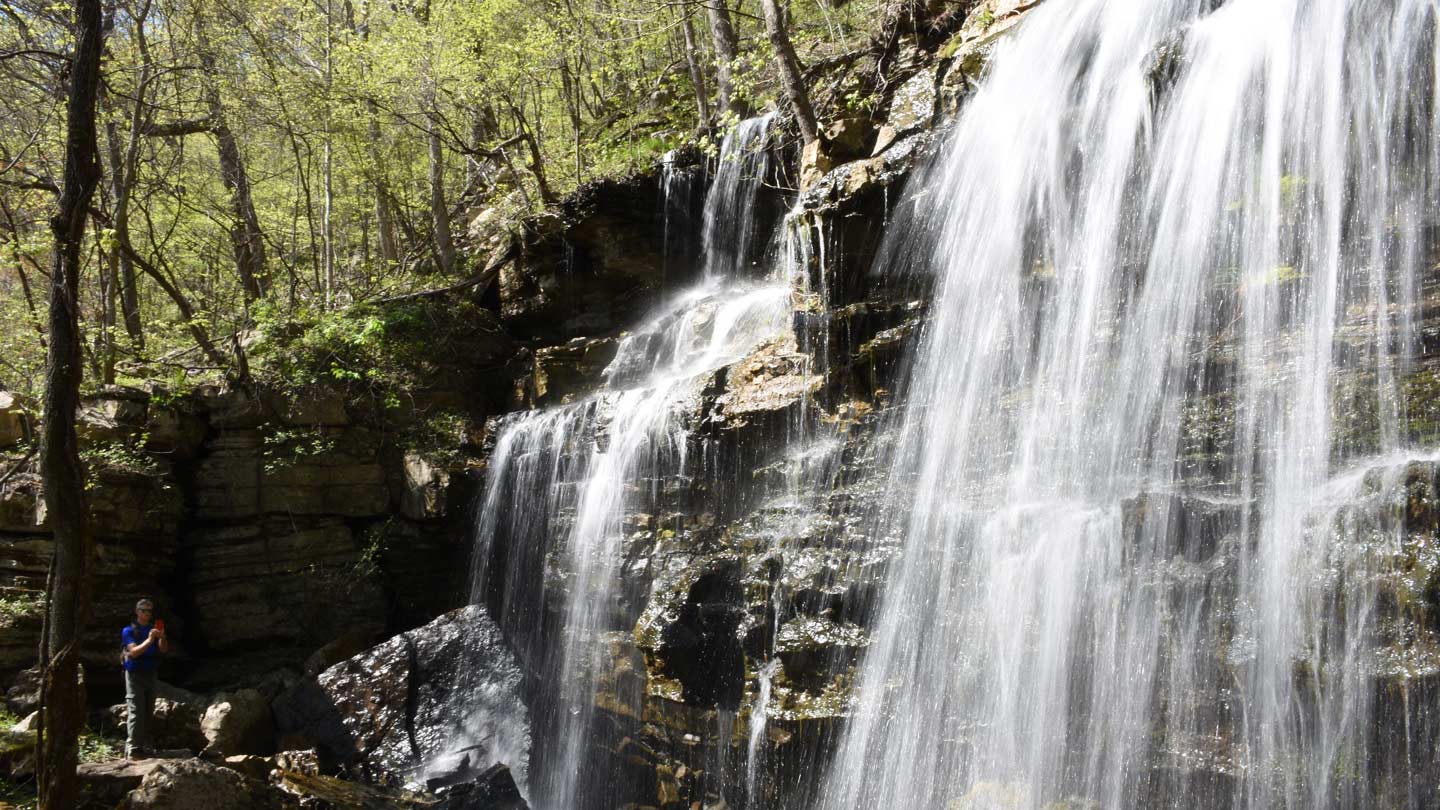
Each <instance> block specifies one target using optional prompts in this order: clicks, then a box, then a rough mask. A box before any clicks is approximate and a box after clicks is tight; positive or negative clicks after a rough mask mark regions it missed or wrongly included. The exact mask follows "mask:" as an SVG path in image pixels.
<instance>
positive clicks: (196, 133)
mask: <svg viewBox="0 0 1440 810" xmlns="http://www.w3.org/2000/svg"><path fill="white" fill-rule="evenodd" d="M881 7H882V4H881V3H880V0H850V2H847V3H843V4H827V3H821V4H813V3H794V4H791V5H790V7H789V9H788V14H789V17H790V35H791V38H792V40H793V42H794V44H795V47H796V50H797V52H798V53H799V55H800V58H801V60H802V61H803V62H806V63H807V64H814V63H816V62H819V61H821V60H825V59H827V58H829V57H832V56H836V55H839V54H842V53H847V52H850V51H854V50H855V49H857V48H859V47H861V46H862V45H863V43H864V42H866V41H867V39H868V37H869V35H870V34H871V33H872V31H871V27H872V26H873V25H874V21H875V20H876V19H880V18H882V17H883V15H881V14H879V13H877V12H878V11H879V10H880V9H881ZM732 10H733V11H734V12H735V13H732V19H733V21H734V24H735V28H736V33H737V35H738V37H739V44H740V49H739V53H740V55H739V56H738V57H737V58H736V59H735V60H734V63H733V64H731V65H729V66H728V67H729V68H730V70H731V73H732V75H733V79H734V88H733V98H734V99H735V101H736V102H737V103H739V104H741V105H743V106H745V107H746V108H749V109H753V110H757V111H759V110H764V109H767V108H770V107H774V106H784V104H783V101H784V99H783V97H782V96H781V92H780V88H779V86H778V79H777V74H776V71H775V70H774V68H773V62H772V53H771V50H770V44H769V41H768V38H767V37H766V36H765V34H764V31H763V26H762V24H761V23H760V21H759V20H758V19H757V18H756V17H755V16H754V14H753V12H754V9H745V8H741V7H738V6H733V4H732ZM685 24H688V25H689V26H690V28H691V30H692V32H693V33H694V35H695V36H694V37H693V42H694V43H695V45H696V48H695V50H693V51H692V50H687V46H686V38H685V36H684V25H685ZM69 46H70V43H69V25H68V14H67V13H66V11H65V7H64V6H56V5H54V4H53V3H48V2H45V0H15V2H13V3H10V4H9V5H7V14H6V15H0V50H4V51H6V52H14V53H22V52H28V51H30V50H35V51H39V52H63V51H64V50H65V49H66V48H68V47H69ZM691 61H693V62H694V63H695V65H696V66H697V68H698V70H699V71H700V72H701V73H703V74H704V75H705V79H704V83H705V85H706V87H707V95H711V96H713V94H714V93H715V90H716V86H717V85H716V81H715V69H716V67H717V65H716V62H715V55H714V52H713V48H712V47H711V44H710V37H709V27H708V25H707V23H706V20H705V14H704V10H703V8H702V7H701V6H699V5H698V4H679V5H677V4H674V3H664V2H657V0H607V2H604V3H598V2H583V1H582V2H574V3H571V2H566V3H556V2H554V0H540V2H538V3H537V2H533V1H532V0H429V2H427V3H424V4H416V3H391V4H385V3H333V4H332V3H324V4H317V3H310V2H299V0H238V1H237V2H232V3H222V4H215V3H206V2H200V0H149V1H148V2H145V3H141V2H132V1H131V0H118V2H116V3H115V4H114V9H113V25H112V26H111V27H110V28H109V29H108V39H107V42H106V60H105V64H104V72H105V76H104V83H105V87H106V92H105V94H104V95H103V98H102V101H101V105H100V109H99V111H98V117H99V121H98V124H99V129H100V136H101V137H100V141H101V143H100V147H101V152H102V155H103V161H102V162H103V164H104V165H103V167H102V168H103V169H104V171H105V173H106V178H105V182H104V183H103V184H102V193H101V196H100V197H98V198H97V202H96V211H97V214H96V216H95V217H94V221H93V222H92V227H91V228H90V230H89V232H90V238H89V240H88V242H87V244H85V245H84V247H83V255H84V257H85V259H84V260H85V263H86V267H85V271H84V276H83V284H82V300H81V308H82V312H81V318H80V321H81V327H82V330H83V332H84V336H83V338H84V339H83V344H84V346H85V358H84V359H85V363H86V366H87V372H88V373H87V376H88V378H89V379H88V381H87V383H88V384H90V385H92V386H93V385H98V384H102V383H104V384H108V383H114V382H121V383H131V384H141V383H145V382H148V381H161V382H163V384H164V385H165V386H166V387H167V388H169V389H170V390H172V391H175V392H183V391H184V390H187V389H188V388H191V387H193V386H194V385H196V384H197V383H200V382H205V381H212V380H217V379H220V378H221V377H222V376H224V375H234V374H236V373H238V370H239V368H238V361H237V360H235V359H234V358H233V357H230V356H229V355H230V354H231V346H232V335H234V336H238V337H239V338H241V339H242V340H243V341H246V342H248V338H249V336H250V335H251V334H252V333H253V332H255V331H257V330H258V331H259V332H261V333H262V334H263V335H264V339H265V341H266V342H268V343H269V344H270V350H271V351H276V352H277V357H273V358H271V359H273V360H275V363H274V364H273V365H272V368H271V370H272V371H276V372H293V373H294V374H295V375H297V376H295V377H294V378H293V379H292V380H291V381H292V382H295V383H301V382H304V381H305V380H307V379H308V380H310V381H312V382H313V381H325V382H331V383H336V384H341V385H344V386H347V387H360V388H367V389H371V390H378V387H379V386H381V385H382V384H386V383H401V384H403V383H404V380H403V379H396V378H391V377H388V376H387V375H389V374H391V372H392V371H395V369H394V368H393V367H387V366H385V364H384V363H383V362H377V361H383V360H384V359H386V358H385V357H383V356H382V355H386V354H387V350H384V349H382V348H378V347H377V346H376V342H377V341H386V340H391V339H395V338H396V337H397V335H398V336H403V335H404V333H405V330H404V328H403V324H397V323H396V322H395V321H394V320H392V317H393V316H392V315H391V314H389V313H387V312H381V311H379V310H376V309H372V308H370V307H368V306H365V305H364V302H367V301H374V300H378V299H383V298H389V297H393V296H395V295H397V294H403V293H406V292H411V291H415V290H418V289H425V288H431V287H435V286H438V285H439V284H440V283H444V282H446V281H448V280H441V279H436V278H435V269H436V267H437V263H436V261H435V260H434V255H435V247H434V244H435V241H436V240H435V238H434V225H433V221H432V212H431V206H432V203H435V204H439V203H441V202H443V204H444V206H445V208H446V209H447V210H448V211H449V212H450V213H451V214H452V215H453V216H452V218H451V220H450V227H449V230H450V231H451V232H452V234H453V235H455V236H456V237H463V236H464V234H465V232H466V230H467V224H468V219H469V218H470V217H471V216H472V215H473V214H474V213H475V212H478V211H480V210H481V209H486V208H489V209H494V210H496V211H499V212H501V213H502V216H501V217H499V220H500V222H501V223H510V226H511V227H516V226H515V222H516V221H517V220H518V219H519V218H521V217H522V216H524V215H526V214H529V213H533V212H535V211H537V210H538V209H540V208H542V207H545V206H547V205H549V204H551V203H553V202H554V201H555V200H557V199H558V198H559V197H561V196H562V195H564V194H565V193H566V192H568V191H569V190H571V189H574V188H576V187H578V186H580V185H581V184H583V183H585V182H588V181H590V180H592V179H595V178H597V177H601V176H611V175H617V174H623V173H627V172H629V171H632V170H635V169H639V168H645V167H649V166H652V165H653V164H654V162H655V160H656V158H657V157H659V156H660V155H661V154H663V153H664V152H666V151H668V150H670V149H673V148H675V147H677V146H680V145H683V144H685V143H687V142H691V141H693V140H695V138H696V137H697V136H696V134H695V133H698V132H710V131H723V130H724V129H725V128H727V127H728V126H730V125H731V124H733V123H734V121H735V119H736V115H735V114H734V113H728V114H726V115H724V116H720V117H719V120H718V121H700V120H698V115H699V105H697V99H696V97H695V96H696V87H695V86H694V82H693V80H692V78H691V73H690V70H689V63H690V62H691ZM204 64H213V66H214V69H205V70H199V69H196V66H197V65H204ZM0 74H4V78H5V79H6V81H5V84H6V86H7V87H8V88H10V90H11V91H12V92H10V93H8V94H7V95H6V97H5V98H3V99H0V165H3V166H10V168H8V169H7V172H8V173H7V178H6V179H7V180H12V181H14V182H10V183H6V184H3V185H0V388H5V389H9V390H15V391H19V392H22V393H26V394H30V395H34V394H37V393H38V392H39V389H40V386H41V383H42V371H43V368H44V359H45V357H44V354H45V352H44V343H43V333H44V329H45V325H44V320H45V319H44V317H43V316H44V309H45V305H46V301H45V295H46V289H45V283H46V270H47V268H48V264H49V261H50V246H51V245H50V234H49V229H48V217H49V216H50V212H51V209H52V208H53V205H54V199H55V198H54V190H53V185H54V182H55V181H54V178H57V177H60V176H61V164H62V162H63V157H64V138H63V134H64V133H63V125H64V121H63V119H64V115H63V110H62V109H61V106H60V104H59V103H58V101H57V99H59V98H61V96H62V95H63V93H62V92H61V90H62V89H63V86H64V81H65V73H64V60H63V59H55V58H50V57H46V56H35V57H31V56H20V57H17V58H14V59H7V60H0ZM843 92H844V98H843V100H840V101H838V103H839V104H840V106H842V107H843V108H844V109H846V110H848V111H849V112H852V113H856V114H869V113H871V112H873V111H874V107H875V103H876V101H877V99H876V98H874V97H873V95H872V94H871V93H870V92H869V91H868V90H867V89H866V88H865V87H862V86H859V85H858V84H855V83H853V82H852V83H851V84H848V85H846V87H845V88H844V91H843ZM711 100H712V101H713V99H711ZM711 109H713V105H711ZM137 122H138V124H139V125H140V126H137ZM147 122H148V123H150V124H153V125H155V126H157V127H161V128H164V127H167V126H171V125H175V127H174V128H175V129H176V130H177V131H178V132H179V133H180V134H165V135H157V134H154V133H153V132H152V133H147V131H146V130H145V128H144V126H143V124H145V123H147ZM220 122H223V124H224V127H225V131H227V132H228V133H229V135H231V136H233V138H234V141H235V143H236V144H237V146H238V148H239V152H240V161H241V164H242V168H243V170H244V172H245V175H246V177H247V178H248V181H249V190H250V198H251V201H252V205H253V213H254V217H255V219H256V221H257V222H258V224H259V228H260V231H261V237H262V240H261V241H262V242H263V245H264V250H265V257H264V267H263V269H262V270H261V271H260V273H259V275H260V277H261V279H262V280H263V281H264V282H265V283H267V284H268V287H269V289H268V292H267V294H266V295H264V296H263V297H262V298H260V299H259V300H250V296H248V295H247V293H246V291H245V290H244V288H243V285H242V283H241V278H240V273H239V270H238V267H237V261H236V258H235V255H236V254H235V245H234V244H233V240H234V237H233V234H235V233H237V232H242V233H243V229H242V228H239V225H238V223H239V222H240V218H239V215H238V214H237V212H236V209H235V205H234V199H233V197H232V193H231V189H230V188H229V187H228V186H227V183H226V180H225V177H224V176H223V175H222V171H221V165H220V164H221V150H220V148H219V130H218V129H217V127H216V124H218V123H220ZM186 123H188V124H189V126H188V127H186V126H179V125H180V124H186ZM712 124H718V127H717V128H716V129H711V128H710V127H711V125H712ZM432 135H433V136H434V138H435V139H436V140H437V141H438V159H437V160H436V161H433V162H432V159H431V154H432V153H431V148H430V147H431V141H432ZM132 149H133V153H132V151H131V150H132ZM12 161H13V166H12V165H11V164H12ZM432 174H433V175H434V176H435V178H436V179H437V180H438V181H439V186H440V188H441V189H442V191H443V196H444V200H443V201H441V200H439V199H438V198H434V199H432V183H431V180H432ZM122 190H123V193H124V194H125V195H126V197H125V201H126V205H125V206H124V211H125V212H126V214H127V219H126V220H125V225H124V227H122V226H121V222H120V221H119V219H118V217H119V214H120V211H121V208H122V206H121V205H120V200H119V199H118V196H117V195H118V194H120V193H122ZM382 211H384V212H386V217H387V218H388V221H390V222H391V223H392V224H393V227H392V228H389V229H388V230H386V234H387V243H393V246H394V253H393V254H392V255H388V256H387V255H386V254H385V253H384V252H382V238H381V232H382V228H381V213H382ZM392 233H393V237H394V239H393V240H388V235H389V234H392ZM127 234H128V236H127ZM463 247H464V246H463V245H462V251H461V253H462V256H461V258H460V261H459V262H458V265H459V266H458V267H456V268H455V269H454V272H455V273H456V274H457V275H458V274H463V273H467V272H470V271H471V270H472V269H473V264H474V261H475V260H474V259H473V258H467V257H466V256H464V255H463V254H464V250H463ZM121 254H124V257H125V258H126V259H127V260H128V259H130V258H132V257H134V258H136V260H137V261H136V263H135V265H134V266H133V267H132V268H131V275H133V277H134V279H135V286H134V289H135V291H136V298H137V299H138V307H139V309H138V311H137V312H136V313H135V315H136V318H135V320H136V322H137V323H138V325H139V334H138V335H131V334H130V333H129V330H128V328H127V326H126V323H125V317H124V304H123V301H122V300H121V298H122V296H121V294H120V293H121V291H122V290H123V289H124V288H125V286H126V285H125V282H124V280H123V271H124V270H125V266H126V264H127V262H122V261H121ZM162 282H163V283H162ZM351 305H360V306H359V309H360V312H358V313H355V314H351V313H348V312H344V311H345V310H346V308H347V307H350V306H351ZM342 312H344V314H341V313H342ZM401 314H403V313H401ZM277 327H283V328H284V329H293V330H298V331H295V333H294V334H288V335H277V333H276V328H277ZM197 333H199V334H200V335H201V337H202V338H208V340H209V342H211V343H213V344H214V346H215V347H216V350H211V351H202V350H201V349H200V347H199V344H200V343H201V342H203V341H202V340H198V339H197V337H196V335H197ZM297 335H298V336H299V340H298V341H297V340H296V339H295V338H296V336H297ZM142 341H143V345H142ZM404 351H405V349H404V348H402V349H401V350H400V352H399V353H400V354H403V353H404ZM261 353H263V351H262V352H261ZM284 354H288V355H289V358H288V360H287V359H285V358H283V357H278V355H284ZM219 355H223V356H219ZM389 359H392V360H394V359H397V358H396V357H390V358H389ZM267 362H268V361H267ZM402 365H403V364H402ZM377 375H378V376H377ZM282 376H283V375H282Z"/></svg>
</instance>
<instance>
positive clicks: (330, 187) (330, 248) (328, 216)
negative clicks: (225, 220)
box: [236, 0, 335, 348]
mask: <svg viewBox="0 0 1440 810" xmlns="http://www.w3.org/2000/svg"><path fill="white" fill-rule="evenodd" d="M331 16H332V14H331V6H330V2H329V0H326V3H325V75H324V79H325V211H324V229H325V233H324V236H325V239H324V243H325V308H326V309H329V308H330V307H332V306H334V305H335V154H334V152H335V147H334V144H332V143H331V140H332V137H333V136H332V134H331V131H330V84H331V81H332V80H333V78H334V74H333V69H334V54H333V53H332V50H333V49H332V47H331V44H332V43H331V35H332V33H333V29H332V27H331V22H332V21H331ZM257 233H258V230H257ZM236 346H237V348H238V346H239V344H236Z"/></svg>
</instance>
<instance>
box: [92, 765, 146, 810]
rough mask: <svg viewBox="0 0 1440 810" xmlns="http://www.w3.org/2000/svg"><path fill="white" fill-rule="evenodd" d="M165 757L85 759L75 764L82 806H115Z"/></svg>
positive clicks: (138, 785)
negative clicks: (91, 760)
mask: <svg viewBox="0 0 1440 810" xmlns="http://www.w3.org/2000/svg"><path fill="white" fill-rule="evenodd" d="M165 762H166V760H163V759H138V760H129V759H109V760H104V761H102V762H82V763H80V765H79V766H78V767H76V768H75V781H76V782H77V783H79V785H80V806H81V807H85V808H92V807H93V808H101V807H103V808H112V807H115V806H116V805H118V804H120V803H121V802H123V801H124V800H125V796H126V795H127V794H128V793H129V792H130V791H132V790H134V789H136V788H138V787H140V783H141V782H143V781H144V780H145V777H146V776H148V775H149V774H150V772H151V771H153V770H155V769H156V768H159V767H160V766H161V765H163V764H165Z"/></svg>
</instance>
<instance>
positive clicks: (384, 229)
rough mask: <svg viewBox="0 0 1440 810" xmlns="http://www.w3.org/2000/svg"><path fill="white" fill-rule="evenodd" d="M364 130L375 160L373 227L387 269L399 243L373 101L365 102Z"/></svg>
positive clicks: (397, 258) (397, 257) (395, 260)
mask: <svg viewBox="0 0 1440 810" xmlns="http://www.w3.org/2000/svg"><path fill="white" fill-rule="evenodd" d="M365 110H366V113H367V116H366V121H365V131H366V133H367V134H368V135H369V136H370V148H371V149H372V150H374V161H375V181H374V182H375V227H376V230H378V231H379V232H380V233H379V236H380V258H381V259H383V260H384V261H385V267H386V268H387V269H388V268H390V267H394V266H395V265H396V264H397V263H398V262H399V261H400V243H399V241H398V240H397V239H396V238H395V213H394V211H392V210H391V207H390V206H391V202H390V187H389V185H388V184H387V183H386V182H385V164H384V162H383V160H382V158H381V151H380V150H381V146H380V122H379V121H378V120H377V118H378V117H379V112H378V110H377V109H376V106H375V102H374V101H366V102H365Z"/></svg>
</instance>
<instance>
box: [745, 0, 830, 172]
mask: <svg viewBox="0 0 1440 810" xmlns="http://www.w3.org/2000/svg"><path fill="white" fill-rule="evenodd" d="M760 5H761V7H762V8H764V9H765V29H766V30H767V31H768V32H769V34H770V45H771V46H772V47H774V49H775V62H776V63H777V65H778V66H779V68H780V80H781V82H782V83H784V85H785V95H787V96H789V97H790V109H791V110H793V111H794V113H795V123H796V124H798V125H799V126H800V136H801V137H802V138H804V139H805V143H807V144H808V143H811V142H813V141H815V140H817V139H818V138H819V137H820V127H819V125H818V124H816V123H815V110H814V109H813V108H812V107H811V106H810V92H809V91H808V90H806V89H805V74H804V72H803V71H802V70H800V59H799V58H798V57H796V56H795V47H794V46H793V45H791V44H790V35H789V34H788V33H787V32H786V30H785V14H784V12H783V11H782V10H781V9H780V2H779V0H760Z"/></svg>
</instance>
